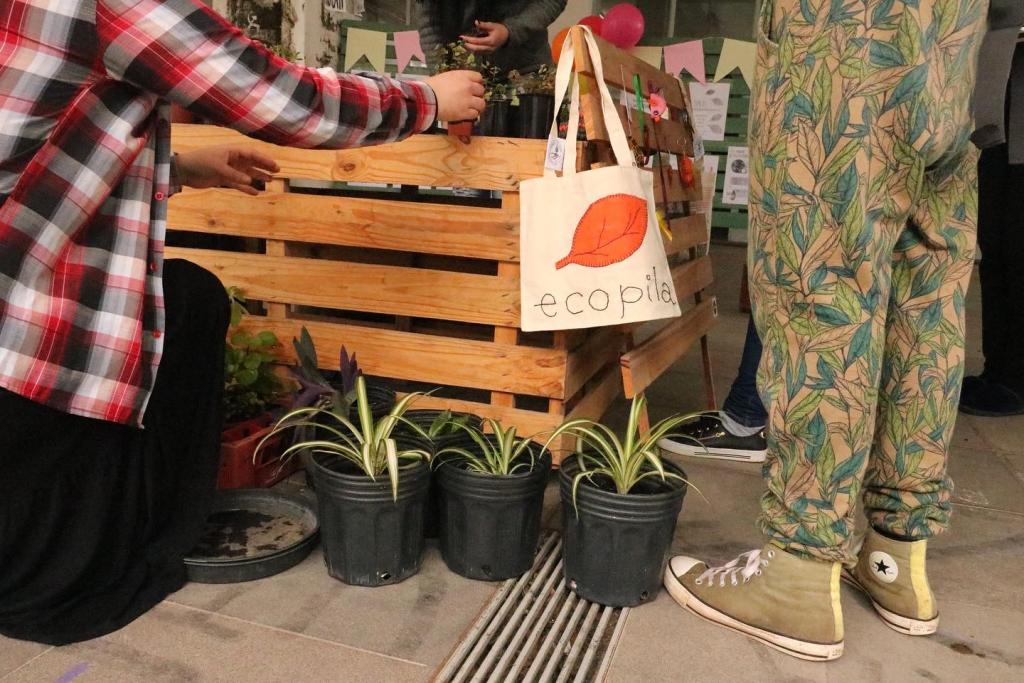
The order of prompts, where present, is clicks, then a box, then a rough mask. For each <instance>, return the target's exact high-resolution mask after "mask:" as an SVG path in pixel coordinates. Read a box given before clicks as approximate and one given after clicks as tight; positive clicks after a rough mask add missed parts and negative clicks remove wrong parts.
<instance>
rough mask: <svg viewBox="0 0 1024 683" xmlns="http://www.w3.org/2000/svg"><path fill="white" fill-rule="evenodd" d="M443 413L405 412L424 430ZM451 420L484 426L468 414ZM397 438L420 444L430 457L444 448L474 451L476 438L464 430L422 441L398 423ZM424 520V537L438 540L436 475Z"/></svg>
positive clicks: (408, 418) (438, 502)
mask: <svg viewBox="0 0 1024 683" xmlns="http://www.w3.org/2000/svg"><path fill="white" fill-rule="evenodd" d="M441 412H442V411H440V410H408V411H406V413H405V415H404V416H403V417H405V419H406V420H409V421H410V422H412V423H414V424H416V425H417V426H419V427H421V428H422V429H423V430H424V431H427V430H429V429H430V426H431V425H432V424H434V421H435V420H436V419H437V418H438V416H439V415H440V414H441ZM452 417H462V418H465V419H466V422H467V425H468V426H469V427H473V428H476V429H480V427H481V425H482V424H483V420H481V419H480V417H478V416H476V415H471V414H469V413H452ZM395 436H396V437H397V438H399V439H408V440H410V441H412V442H418V443H419V444H420V445H417V446H416V448H426V449H427V451H429V452H430V453H431V454H435V453H438V452H439V451H441V450H443V449H445V448H453V447H454V448H467V449H468V448H471V447H472V446H473V443H474V442H473V439H472V438H471V437H470V436H469V434H467V433H466V432H464V431H462V430H461V429H460V430H459V431H457V432H455V433H454V434H445V435H444V436H438V437H435V438H434V439H432V440H430V441H427V442H426V443H424V442H423V438H422V437H421V436H419V435H418V434H415V433H414V432H413V431H412V429H411V428H410V427H408V426H407V425H404V424H399V425H398V426H397V427H395ZM424 514H425V517H424V518H423V534H424V536H426V537H427V538H437V537H438V535H439V534H440V527H441V521H440V520H441V497H440V493H439V489H438V483H437V473H436V472H434V473H433V474H432V475H431V482H430V492H429V493H428V494H427V509H426V512H425V513H424Z"/></svg>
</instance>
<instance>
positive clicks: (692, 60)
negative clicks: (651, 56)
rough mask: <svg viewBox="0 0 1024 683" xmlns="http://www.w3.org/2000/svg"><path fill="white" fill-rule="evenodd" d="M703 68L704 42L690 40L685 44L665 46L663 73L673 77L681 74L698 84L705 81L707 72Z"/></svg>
mask: <svg viewBox="0 0 1024 683" xmlns="http://www.w3.org/2000/svg"><path fill="white" fill-rule="evenodd" d="M705 68H706V67H705V66H704V41H702V40H691V41H689V42H686V43H676V44H675V45H666V46H665V71H667V72H669V73H670V74H672V75H673V76H678V75H679V74H680V73H681V72H683V71H685V72H686V73H688V74H690V75H691V76H693V77H694V78H695V79H696V80H697V82H698V83H704V82H706V81H707V72H706V71H705Z"/></svg>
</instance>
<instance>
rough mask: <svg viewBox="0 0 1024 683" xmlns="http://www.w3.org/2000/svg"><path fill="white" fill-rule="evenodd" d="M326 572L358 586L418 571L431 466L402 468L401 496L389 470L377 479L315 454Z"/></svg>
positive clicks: (394, 579)
mask: <svg viewBox="0 0 1024 683" xmlns="http://www.w3.org/2000/svg"><path fill="white" fill-rule="evenodd" d="M312 460H313V472H314V477H315V479H316V496H317V501H318V503H319V507H320V536H321V539H322V541H323V549H324V561H325V562H326V563H327V572H328V573H329V574H330V575H331V576H333V577H334V578H336V579H338V580H340V581H343V582H345V583H348V584H351V585H353V586H384V585H387V584H392V583H398V582H400V581H404V580H405V579H407V578H409V577H410V576H412V575H413V574H415V573H416V572H418V571H419V569H420V563H421V561H422V556H423V508H424V506H425V504H426V500H427V488H428V487H429V486H430V468H429V466H428V465H427V464H426V463H423V462H418V463H415V464H412V465H407V466H404V467H403V468H402V471H401V476H400V478H399V485H398V500H397V501H396V500H394V499H393V498H392V494H391V483H390V481H389V480H388V477H387V475H383V476H381V477H378V478H377V481H373V480H372V479H370V478H369V477H367V476H365V475H364V474H362V473H357V470H356V469H355V468H354V467H353V466H351V465H350V464H348V463H344V464H339V463H340V462H341V461H339V460H338V459H337V458H334V457H332V456H329V455H323V454H319V453H318V454H316V455H314V456H313V458H312Z"/></svg>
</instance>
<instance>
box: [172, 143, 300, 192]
mask: <svg viewBox="0 0 1024 683" xmlns="http://www.w3.org/2000/svg"><path fill="white" fill-rule="evenodd" d="M280 170H281V167H280V166H278V165H277V162H276V161H274V160H273V159H271V158H270V157H268V156H266V155H264V154H260V153H259V152H256V151H254V150H251V149H248V148H246V147H204V148H202V149H197V150H193V151H191V152H182V153H180V154H178V181H179V182H180V183H181V184H182V185H188V186H189V187H195V188H200V189H203V188H208V187H230V188H233V189H235V190H238V191H239V192H244V193H246V194H250V195H257V194H259V190H257V189H256V187H255V186H254V182H255V181H260V182H267V181H270V180H273V179H274V176H272V175H271V174H272V173H277V172H278V171H280Z"/></svg>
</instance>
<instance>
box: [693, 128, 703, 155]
mask: <svg viewBox="0 0 1024 683" xmlns="http://www.w3.org/2000/svg"><path fill="white" fill-rule="evenodd" d="M703 156H704V138H702V137H701V136H700V133H694V134H693V158H694V159H700V158H701V157H703Z"/></svg>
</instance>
